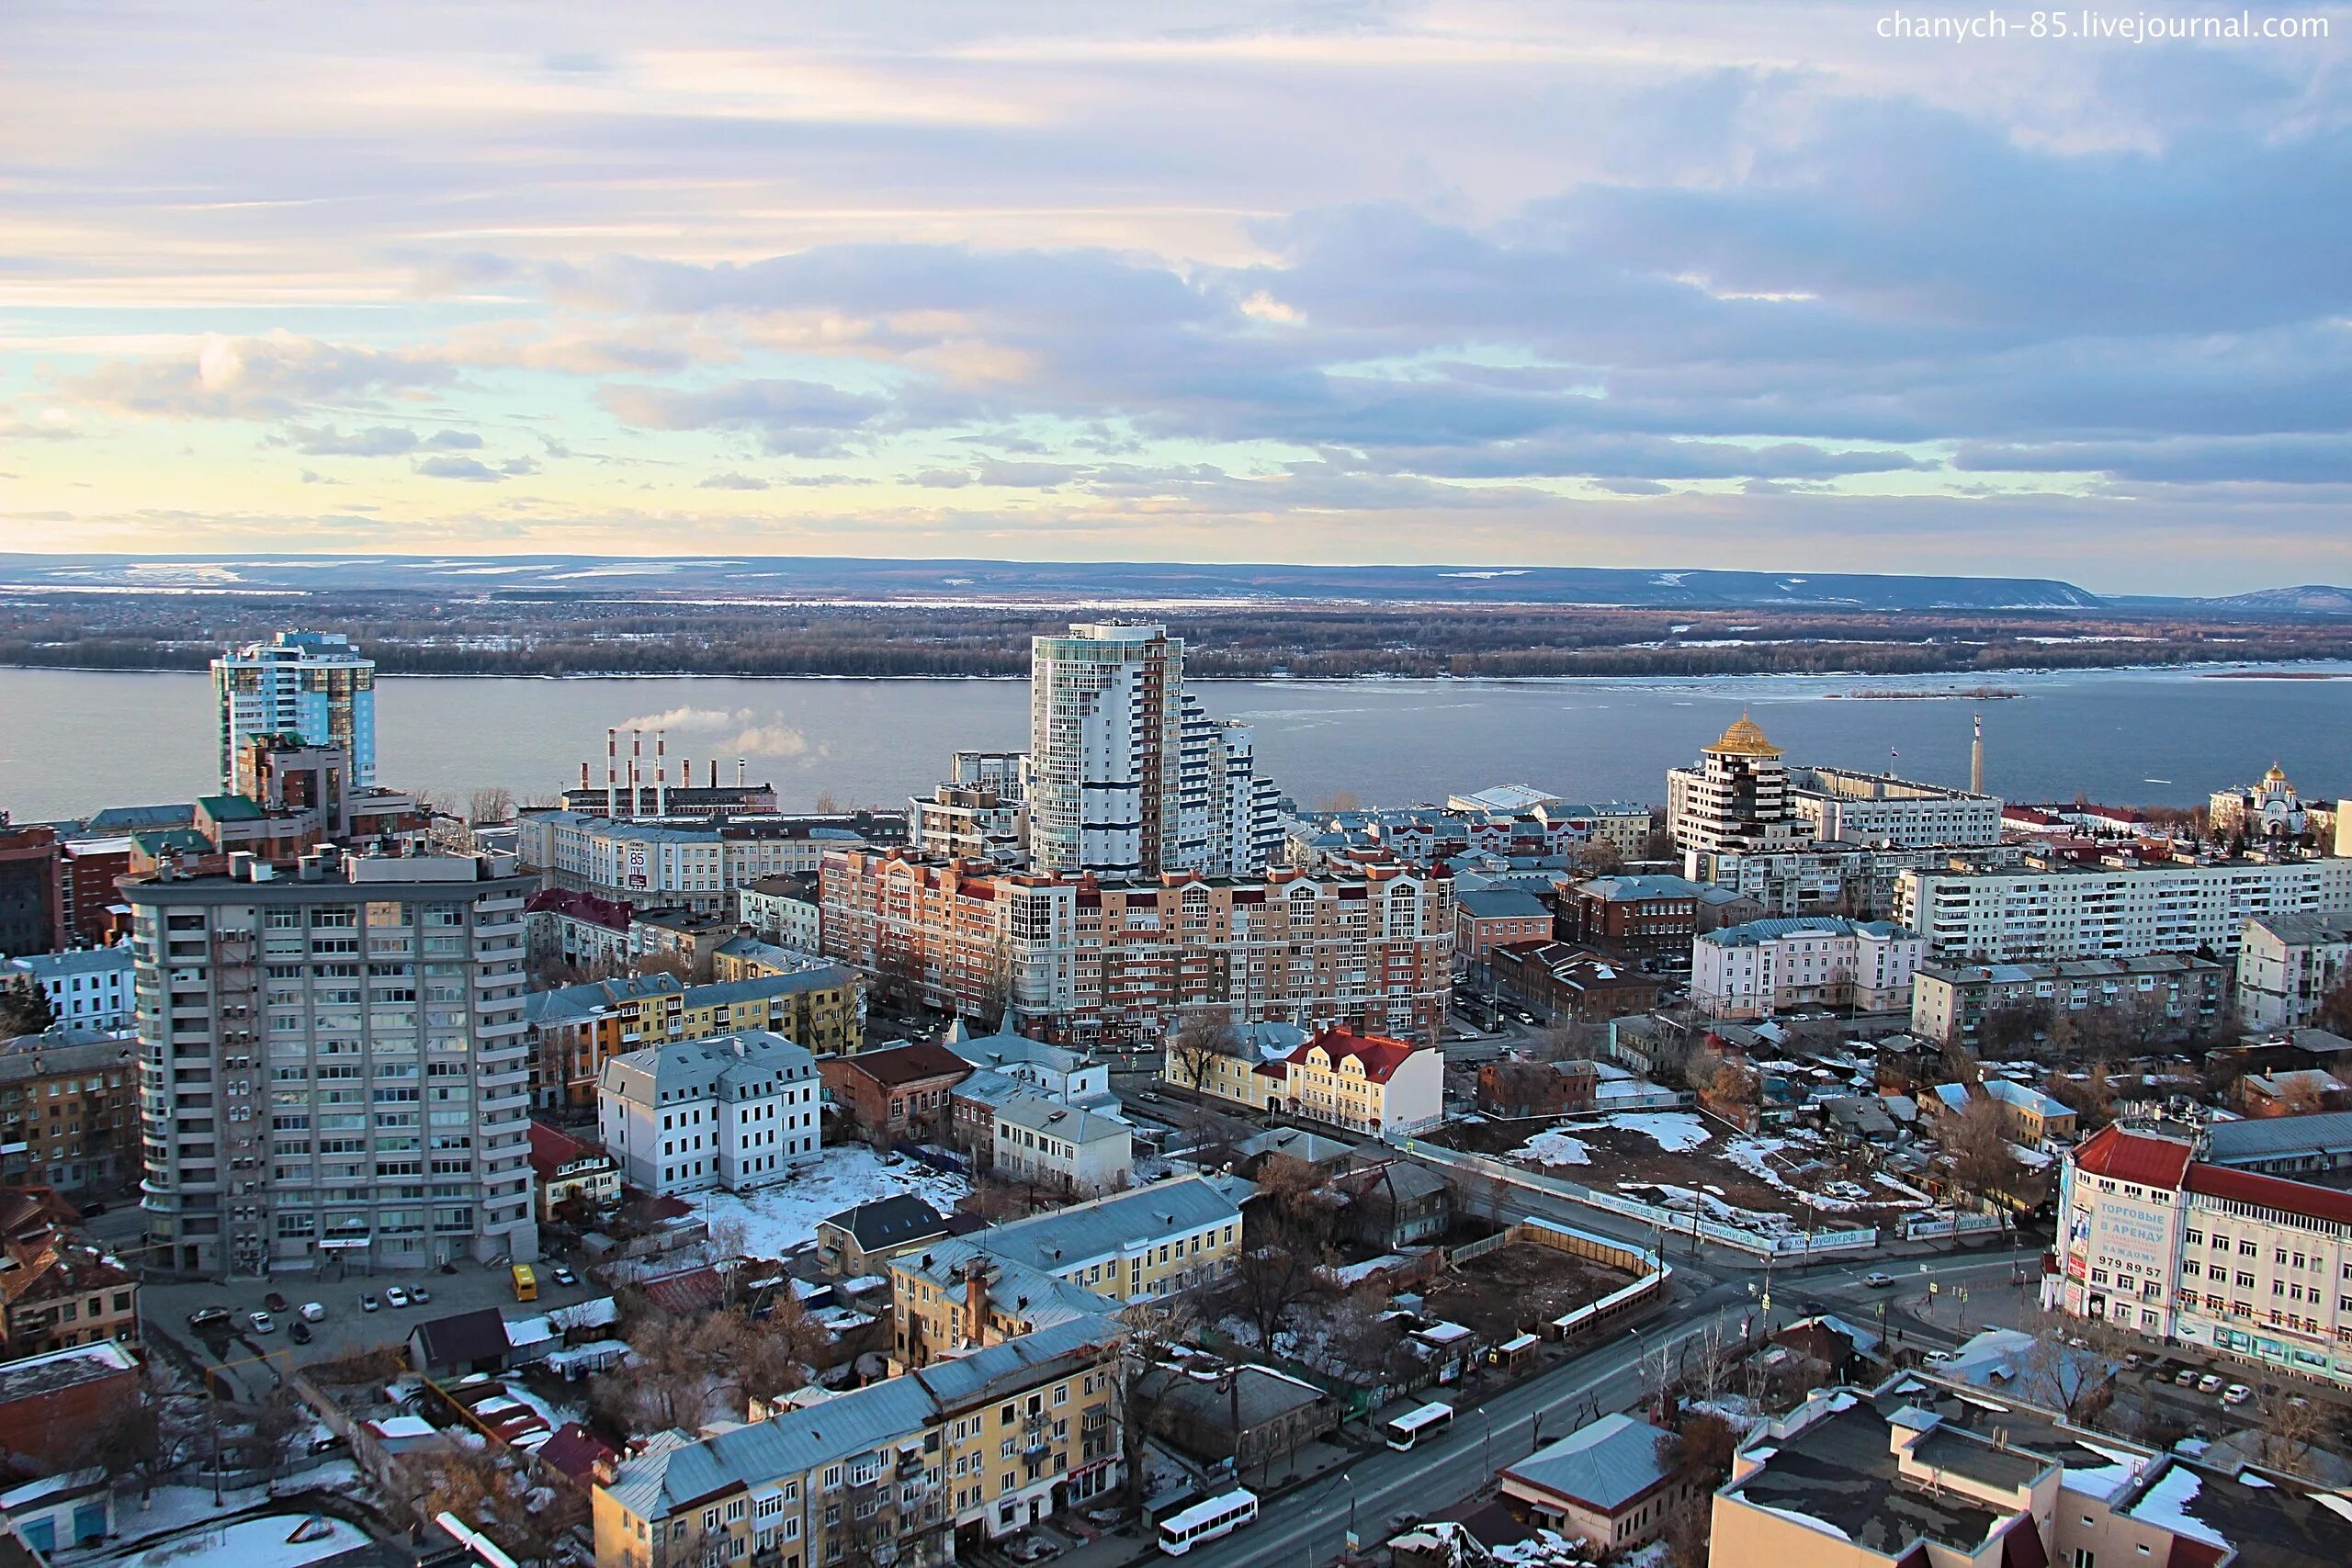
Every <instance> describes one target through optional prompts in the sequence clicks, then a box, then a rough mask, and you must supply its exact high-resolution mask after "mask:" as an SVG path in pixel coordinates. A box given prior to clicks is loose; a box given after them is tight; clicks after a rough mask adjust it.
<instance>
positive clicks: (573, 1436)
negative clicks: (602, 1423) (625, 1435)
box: [537, 1421, 621, 1481]
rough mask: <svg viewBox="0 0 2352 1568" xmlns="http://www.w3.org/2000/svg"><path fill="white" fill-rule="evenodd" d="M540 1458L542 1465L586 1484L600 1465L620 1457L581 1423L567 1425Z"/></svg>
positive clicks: (542, 1450)
mask: <svg viewBox="0 0 2352 1568" xmlns="http://www.w3.org/2000/svg"><path fill="white" fill-rule="evenodd" d="M537 1457H538V1460H539V1461H540V1462H541V1463H543V1464H548V1465H552V1466H554V1467H555V1468H556V1469H558V1470H560V1471H561V1472H563V1473H564V1474H566V1475H568V1476H570V1477H571V1479H573V1480H574V1481H583V1480H585V1479H587V1477H588V1476H589V1475H590V1474H591V1473H592V1472H594V1470H595V1468H596V1466H597V1465H599V1464H600V1463H607V1462H610V1461H614V1460H617V1459H619V1458H620V1457H621V1456H620V1450H618V1449H616V1448H614V1447H613V1445H612V1444H610V1443H608V1442H606V1441H605V1439H604V1438H600V1437H598V1436H596V1434H595V1433H594V1432H592V1431H590V1430H589V1429H588V1428H587V1427H583V1426H582V1425H581V1424H580V1423H579V1422H577V1421H566V1422H565V1423H564V1424H563V1425H562V1426H560V1427H557V1428H556V1429H555V1436H554V1437H552V1438H548V1440H547V1442H546V1444H545V1445H544V1446H542V1447H541V1448H540V1450H539V1451H538V1455H537Z"/></svg>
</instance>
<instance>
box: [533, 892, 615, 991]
mask: <svg viewBox="0 0 2352 1568" xmlns="http://www.w3.org/2000/svg"><path fill="white" fill-rule="evenodd" d="M635 912H636V911H635V910H634V909H632V908H630V906H629V905H628V903H627V902H625V901H623V900H621V899H617V898H600V897H597V896H596V895H595V894H594V893H583V892H581V891H580V890H578V889H577V888H571V887H543V888H541V889H540V890H539V891H538V892H537V893H534V894H532V895H531V897H530V898H529V899H528V900H526V902H525V904H524V905H523V946H524V950H525V951H526V952H527V953H529V954H530V955H531V956H532V957H533V958H535V959H537V960H540V961H541V962H543V963H555V964H570V965H571V966H572V967H573V968H574V969H582V970H586V971H588V972H589V973H591V974H594V973H597V972H600V971H602V972H607V973H609V972H611V971H614V970H618V969H625V968H627V967H628V956H629V953H628V922H629V917H630V916H631V915H632V914H634V913H635Z"/></svg>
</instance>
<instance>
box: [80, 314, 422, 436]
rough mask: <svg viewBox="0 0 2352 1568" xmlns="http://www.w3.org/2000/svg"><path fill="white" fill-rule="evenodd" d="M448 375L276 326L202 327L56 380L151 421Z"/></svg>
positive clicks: (285, 404) (278, 405)
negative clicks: (164, 349)
mask: <svg viewBox="0 0 2352 1568" xmlns="http://www.w3.org/2000/svg"><path fill="white" fill-rule="evenodd" d="M450 378H451V372H450V370H449V368H448V367H447V366H445V365H439V364H435V363H434V362H433V361H431V360H430V359H426V358H422V357H419V356H416V355H408V354H401V353H390V352H386V351H384V350H380V349H371V348H356V347H352V346H350V345H348V344H333V343H326V342H323V341H322V340H320V339H318V338H310V337H300V336H297V335H296V334H294V333H289V332H287V331H285V330H283V329H278V330H276V331H273V332H270V333H265V334H263V335H261V336H258V337H232V336H228V335H225V334H222V333H207V334H205V336H204V338H203V339H202V340H201V341H200V342H199V343H198V344H196V345H195V346H194V347H193V348H192V349H191V350H188V351H186V352H182V353H176V354H171V355H154V356H151V357H146V358H137V359H126V360H120V361H117V362H116V363H113V364H110V365H106V366H102V367H99V368H98V369H96V370H94V371H92V372H90V373H89V374H87V375H85V376H82V377H78V378H71V379H69V380H68V381H66V382H65V384H64V389H65V391H66V392H67V393H68V395H70V396H73V397H75V398H78V399H80V400H83V401H85V402H87V403H91V404H93V405H96V406H99V407H104V408H109V409H113V410H116V411H118V412H124V413H131V414H140V415H145V416H148V417H151V418H158V419H278V418H283V417H285V416H287V415H288V414H292V413H296V412H300V411H302V410H304V409H306V408H309V407H311V406H312V405H314V404H318V403H321V402H330V401H333V402H342V401H349V400H355V399H360V400H364V399H368V398H373V397H377V396H380V395H382V394H385V393H390V392H396V391H401V390H406V389H413V388H422V387H436V386H440V385H443V384H445V383H447V381H448V380H449V379H450Z"/></svg>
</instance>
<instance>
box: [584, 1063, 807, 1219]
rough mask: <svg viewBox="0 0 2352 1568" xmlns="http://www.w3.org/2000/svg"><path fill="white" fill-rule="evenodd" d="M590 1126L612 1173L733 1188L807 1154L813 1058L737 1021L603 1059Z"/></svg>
mask: <svg viewBox="0 0 2352 1568" xmlns="http://www.w3.org/2000/svg"><path fill="white" fill-rule="evenodd" d="M596 1127H597V1133H598V1135H599V1136H600V1137H601V1138H602V1140H603V1142H604V1145H605V1149H606V1150H607V1151H609V1152H610V1153H611V1155H612V1156H613V1157H614V1158H615V1159H616V1160H618V1161H619V1162H620V1167H621V1177H622V1179H623V1180H625V1181H627V1182H628V1183H629V1184H630V1185H631V1186H635V1187H641V1188H643V1189H645V1190H647V1191H649V1192H660V1193H670V1192H696V1191H701V1190H706V1189H708V1188H712V1187H717V1188H722V1189H724V1190H727V1191H729V1192H741V1191H743V1190H747V1189H749V1188H753V1187H764V1186H767V1185H769V1184H770V1183H773V1182H776V1181H781V1180H783V1179H785V1178H786V1176H787V1175H789V1174H790V1173H791V1172H792V1170H793V1168H795V1167H797V1166H802V1165H807V1164H809V1163H810V1162H811V1161H813V1160H815V1159H816V1157H817V1151H818V1143H819V1140H820V1135H821V1130H820V1127H819V1125H818V1117H817V1059H816V1058H815V1057H814V1056H812V1055H809V1052H808V1050H807V1049H806V1048H805V1047H803V1046H799V1045H796V1044H794V1043H792V1042H791V1041H789V1040H786V1039H785V1038H784V1037H783V1036H782V1035H778V1034H770V1033H768V1032H765V1031H763V1030H742V1031H739V1032H735V1033H732V1034H722V1035H718V1036H717V1037H715V1038H710V1039H702V1040H689V1041H684V1042H681V1043H674V1044H669V1045H656V1046H653V1047H651V1048H650V1049H648V1050H643V1051H630V1052H627V1053H625V1054H623V1055H618V1056H615V1057H614V1058H612V1060H610V1061H608V1062H606V1063H605V1072H604V1077H603V1081H602V1082H601V1083H600V1084H599V1085H598V1087H597V1094H596Z"/></svg>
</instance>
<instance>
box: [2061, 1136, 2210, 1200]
mask: <svg viewBox="0 0 2352 1568" xmlns="http://www.w3.org/2000/svg"><path fill="white" fill-rule="evenodd" d="M2189 1153H2190V1150H2189V1147H2188V1145H2187V1144H2182V1143H2176V1142H2174V1141H2173V1140H2172V1139H2170V1138H2151V1137H2149V1136H2147V1135H2146V1134H2141V1133H2127V1132H2125V1131H2124V1130H2123V1129H2122V1128H2121V1127H2102V1128H2100V1129H2099V1130H2098V1132H2096V1133H2094V1134H2091V1135H2090V1138H2089V1139H2088V1141H2086V1143H2085V1144H2084V1145H2082V1147H2080V1148H2078V1149H2076V1150H2075V1169H2076V1170H2082V1171H2088V1172H2089V1173H2090V1174H2091V1175H2093V1176H2105V1177H2110V1178H2112V1179H2115V1180H2117V1181H2131V1182H2136V1183H2138V1184H2139V1185H2140V1186H2142V1187H2163V1188H2166V1189H2169V1190H2176V1191H2177V1190H2179V1187H2180V1183H2181V1179H2182V1178H2183V1177H2184V1176H2186V1175H2187V1174H2188V1159H2189Z"/></svg>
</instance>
